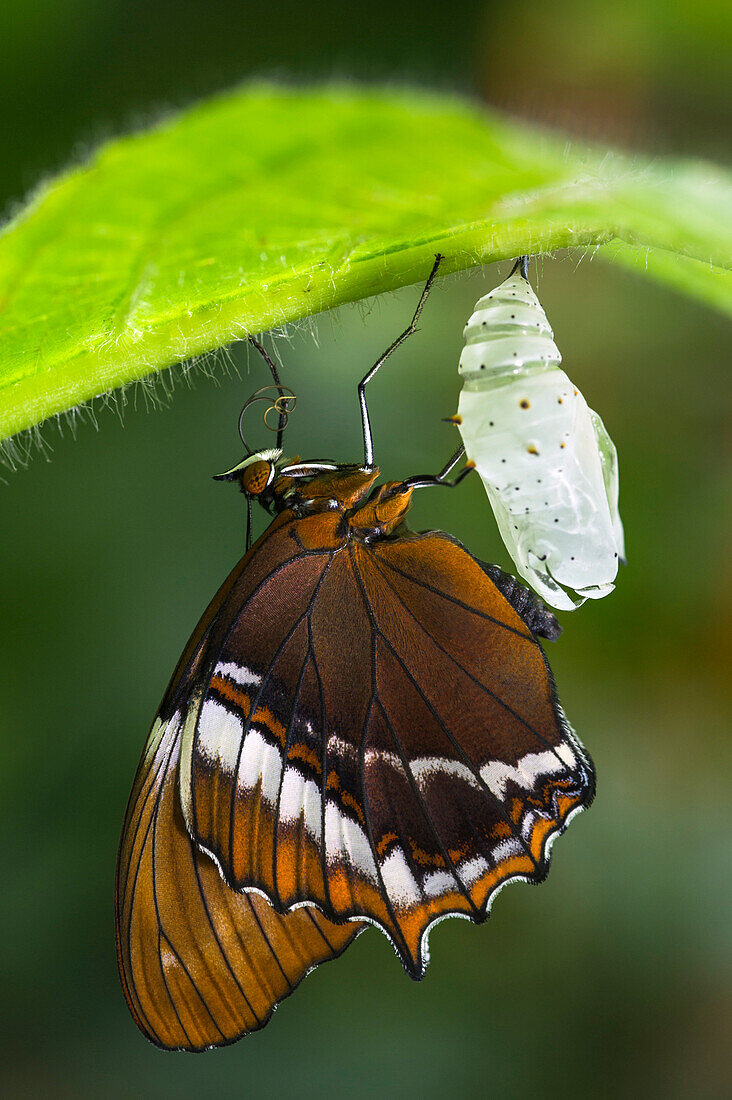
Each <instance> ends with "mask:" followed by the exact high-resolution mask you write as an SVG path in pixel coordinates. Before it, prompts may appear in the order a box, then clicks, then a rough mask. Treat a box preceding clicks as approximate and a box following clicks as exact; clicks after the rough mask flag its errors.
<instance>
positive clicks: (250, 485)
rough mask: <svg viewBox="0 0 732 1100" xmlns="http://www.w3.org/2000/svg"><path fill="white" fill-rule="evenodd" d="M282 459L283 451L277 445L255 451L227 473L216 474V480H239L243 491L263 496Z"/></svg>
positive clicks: (251, 494)
mask: <svg viewBox="0 0 732 1100" xmlns="http://www.w3.org/2000/svg"><path fill="white" fill-rule="evenodd" d="M281 460H282V451H281V450H279V449H278V448H276V447H274V448H270V449H269V450H266V451H255V452H254V454H251V455H247V457H246V458H244V459H242V461H241V462H239V463H237V465H236V466H232V468H231V469H230V470H227V471H226V472H225V473H223V474H215V475H214V480H215V481H238V482H239V486H240V488H241V491H242V493H246V494H247V496H250V497H261V496H262V494H263V493H266V491H267V489H269V487H270V486H271V485H272V483H273V482H274V480H275V477H276V476H277V472H278V469H279V466H280V465H281Z"/></svg>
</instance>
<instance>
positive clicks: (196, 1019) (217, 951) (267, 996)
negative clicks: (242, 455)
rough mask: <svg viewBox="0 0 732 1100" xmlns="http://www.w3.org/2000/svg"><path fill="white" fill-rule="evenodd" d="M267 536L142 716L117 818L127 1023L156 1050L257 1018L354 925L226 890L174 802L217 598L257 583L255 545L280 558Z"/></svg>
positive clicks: (271, 565) (274, 562)
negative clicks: (126, 796)
mask: <svg viewBox="0 0 732 1100" xmlns="http://www.w3.org/2000/svg"><path fill="white" fill-rule="evenodd" d="M260 541H262V540H260ZM278 542H279V540H273V542H272V545H270V546H269V547H268V548H267V547H265V548H264V549H262V547H261V546H259V548H258V547H255V549H254V551H253V552H252V555H251V558H253V559H254V561H253V562H251V563H250V564H251V566H252V567H251V569H250V565H248V566H247V568H246V570H244V569H243V565H242V564H240V566H239V567H237V570H235V571H234V573H232V575H231V577H230V578H229V580H228V581H227V582H226V583H225V584H224V586H223V587H222V589H221V591H220V593H219V595H218V596H217V597H216V599H215V600H214V601H213V603H212V605H211V607H210V608H209V609H208V611H207V612H206V613H205V615H204V617H203V619H202V620H201V624H199V627H198V629H197V631H196V632H195V634H194V636H193V639H192V641H191V643H190V644H189V646H188V647H187V649H186V651H185V653H184V655H183V658H182V659H181V662H180V664H179V667H178V669H177V670H176V674H175V675H174V677H173V680H172V681H171V685H170V687H169V689H168V691H167V693H166V696H165V699H164V700H163V704H162V707H161V711H160V714H159V715H158V717H157V718H156V720H155V723H154V725H153V729H152V731H151V734H150V737H149V739H148V743H147V745H146V748H145V752H144V754H143V758H142V760H141V762H140V766H139V768H138V773H137V776H136V778H135V783H134V786H133V790H132V794H131V796H130V801H129V805H128V809H127V814H126V818H125V824H124V828H123V834H122V841H121V845H120V852H119V859H118V867H117V895H116V897H117V950H118V960H119V969H120V975H121V978H122V985H123V988H124V991H125V995H126V998H127V1001H128V1004H129V1007H130V1009H131V1011H132V1014H133V1016H134V1018H135V1020H136V1022H137V1024H138V1026H139V1027H140V1029H141V1030H142V1031H143V1032H144V1033H145V1034H146V1035H147V1036H148V1038H149V1039H151V1040H152V1042H154V1043H156V1044H157V1045H158V1046H160V1047H163V1048H166V1049H184V1050H202V1049H205V1048H207V1047H210V1046H219V1045H222V1044H224V1043H229V1042H232V1041H234V1040H235V1039H237V1038H239V1037H240V1036H241V1035H243V1034H245V1033H247V1032H249V1031H252V1030H255V1029H257V1028H259V1027H262V1026H263V1025H264V1024H265V1023H266V1022H267V1020H268V1019H269V1017H270V1015H271V1013H272V1011H273V1009H274V1008H275V1006H276V1005H277V1004H278V1002H279V1001H281V1000H282V999H283V998H284V997H286V996H287V995H288V994H289V993H290V992H292V990H293V989H294V988H295V986H296V985H297V984H298V982H299V981H300V980H301V979H302V978H303V977H304V975H305V974H307V973H308V972H309V971H310V970H311V969H312V968H313V967H315V966H317V965H318V963H320V962H323V961H326V960H328V959H332V958H335V957H337V956H338V955H339V954H340V953H341V952H342V951H343V950H345V948H346V947H347V946H348V945H349V943H350V942H351V941H352V940H353V939H354V938H355V936H356V935H358V933H359V932H360V931H361V930H362V928H363V925H362V924H359V923H356V922H353V923H350V924H345V925H335V924H333V923H331V922H330V921H328V920H327V919H326V917H324V916H323V915H322V914H321V913H319V912H318V911H317V910H315V909H313V908H311V907H305V908H301V909H298V910H296V911H294V912H292V913H288V914H286V915H280V914H278V913H276V912H275V910H274V908H273V907H272V905H271V904H270V903H269V902H268V901H267V899H266V898H264V897H262V896H261V895H259V894H256V893H251V892H248V893H238V892H235V891H234V890H232V889H231V887H230V886H229V885H227V883H226V881H225V880H224V878H223V876H222V874H221V872H220V870H219V868H218V867H217V866H216V864H215V863H214V862H213V860H212V859H211V858H210V857H209V856H208V855H206V854H205V853H203V852H202V851H201V850H200V848H199V846H198V845H197V844H196V843H195V842H194V841H193V840H192V839H191V836H190V835H189V832H188V830H187V828H186V825H185V822H184V818H183V813H182V809H181V770H180V759H181V746H182V744H183V742H184V731H185V729H186V726H187V725H190V724H193V725H195V724H196V719H197V714H198V711H199V710H200V703H201V693H200V691H198V690H197V688H198V685H199V683H200V681H201V680H205V679H206V678H207V672H206V669H207V667H208V664H209V663H210V660H211V657H210V651H211V650H212V649H213V651H214V652H216V649H217V646H218V641H216V638H217V636H218V633H219V632H220V628H221V625H222V620H221V615H222V613H223V612H222V608H225V606H226V601H227V598H229V597H230V596H231V593H232V591H236V589H237V585H239V587H240V588H241V583H242V577H245V578H246V581H247V583H250V584H251V583H253V584H254V587H255V588H256V584H257V577H258V576H259V573H260V569H261V562H260V561H258V560H257V558H258V556H259V555H260V554H261V553H265V554H266V556H267V559H268V564H267V566H266V568H265V569H264V573H265V574H267V573H268V572H271V571H272V569H274V570H276V569H277V568H279V567H280V564H281V560H282V559H285V558H286V557H287V555H286V554H284V550H286V549H287V544H286V543H282V544H281V545H277V543H278ZM294 549H295V551H296V553H297V552H299V551H297V548H296V547H295V548H294ZM291 556H292V555H291ZM245 562H246V559H245ZM212 639H213V640H212ZM189 785H190V784H189V783H188V786H189ZM238 828H239V831H241V822H239V823H238ZM255 839H256V838H255Z"/></svg>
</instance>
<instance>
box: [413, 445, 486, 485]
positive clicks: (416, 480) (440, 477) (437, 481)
mask: <svg viewBox="0 0 732 1100" xmlns="http://www.w3.org/2000/svg"><path fill="white" fill-rule="evenodd" d="M464 454H465V448H464V447H458V449H457V450H456V451H455V454H454V455H453V456H452V458H451V459H450V460H449V462H448V463H447V464H446V465H445V466H443V468H442V469H441V470H440V472H439V474H417V476H416V477H408V478H407V480H406V481H405V482H404V483H403V485H404V487H405V488H407V489H424V488H425V487H426V486H428V485H445V486H446V487H447V488H448V489H454V488H455V486H456V485H459V484H460V482H461V481H463V480H464V479H465V478H466V477H467V476H468V474H469V473H470V471H471V470H474V469H475V463H474V462H466V463H465V466H464V467H463V468H462V470H461V471H460V473H459V474H458V475H457V477H454V478H453V479H452V480H450V479H449V478H448V476H447V475H448V474H449V473H450V470H452V468H453V466H456V465H457V463H458V462H459V461H460V459H461V458H462V457H463V455H464Z"/></svg>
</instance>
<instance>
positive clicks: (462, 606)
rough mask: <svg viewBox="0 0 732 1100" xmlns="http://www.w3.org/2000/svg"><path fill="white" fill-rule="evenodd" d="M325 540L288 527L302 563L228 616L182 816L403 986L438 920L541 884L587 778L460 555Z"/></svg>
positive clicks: (582, 802)
mask: <svg viewBox="0 0 732 1100" xmlns="http://www.w3.org/2000/svg"><path fill="white" fill-rule="evenodd" d="M306 524H307V526H305V525H306ZM339 530H340V529H339V527H338V517H337V516H336V517H324V516H319V517H310V519H309V520H307V521H295V522H293V524H292V532H291V534H292V536H293V537H294V538H295V539H296V540H297V541H298V542H299V543H300V544H301V546H302V550H303V553H302V555H301V556H300V557H299V558H298V559H297V560H293V561H292V562H289V563H287V564H286V565H283V566H282V567H281V568H279V569H278V571H277V572H276V574H275V573H274V572H273V573H272V575H271V576H270V577H269V578H268V579H266V580H264V581H262V583H261V584H260V586H259V587H258V588H257V590H256V592H253V593H252V595H251V597H250V598H249V599H248V601H247V602H246V604H245V605H244V606H242V607H241V609H240V611H239V613H238V615H235V616H232V621H231V628H230V630H229V633H228V635H227V636H226V637H225V638H223V640H222V643H221V645H220V647H219V648H218V650H217V664H216V666H215V668H214V669H213V674H212V678H211V680H210V683H209V686H208V689H207V690H206V693H205V695H204V698H203V703H202V707H201V712H200V720H199V722H198V724H197V725H196V727H195V729H192V730H191V733H190V739H189V743H187V744H186V745H185V747H184V753H185V754H188V753H190V776H191V783H190V785H191V795H190V803H189V804H187V803H186V802H185V790H184V809H185V810H186V817H187V821H188V824H189V828H190V830H191V833H192V835H194V836H195V837H196V838H197V840H198V841H199V843H200V844H201V845H202V846H203V847H204V848H205V849H206V850H208V851H210V852H212V853H213V854H214V855H215V857H216V859H217V861H218V862H219V863H220V865H221V867H222V869H223V871H224V874H225V876H226V878H227V880H228V881H229V883H230V884H231V885H232V886H234V887H235V888H237V889H246V888H249V887H252V886H254V887H257V888H258V889H261V890H264V891H265V892H266V893H267V895H268V896H269V897H271V898H272V899H273V901H274V903H275V905H276V906H277V907H278V908H279V909H281V910H286V909H287V908H289V907H290V906H292V905H295V904H296V903H298V902H308V901H309V902H311V903H314V904H316V905H318V906H319V907H321V908H322V909H323V911H324V912H325V913H326V915H328V916H329V917H331V918H332V919H334V920H338V921H342V920H344V919H346V918H351V917H364V918H367V919H369V920H371V921H374V922H375V923H377V924H378V925H380V926H381V927H382V929H383V930H384V931H386V932H387V934H388V935H389V936H390V937H391V938H392V940H393V941H394V943H395V945H396V946H397V949H398V950H399V953H400V955H401V957H402V960H403V962H404V964H405V966H406V968H407V969H408V971H409V972H410V973H411V974H412V975H413V976H414V977H419V976H421V974H422V973H423V970H424V965H425V957H424V956H425V951H424V948H425V935H426V932H427V930H428V929H429V926H430V925H431V924H432V923H434V921H435V920H437V919H439V918H440V917H442V916H445V915H447V914H448V913H461V914H464V915H467V916H469V917H471V918H472V919H474V920H481V919H483V918H484V915H485V913H486V911H487V908H488V904H489V900H490V897H491V896H492V894H493V893H494V892H495V890H496V889H497V888H498V887H499V886H501V885H502V884H503V883H504V882H506V881H508V880H509V879H512V878H525V879H531V880H533V881H539V880H541V879H542V878H543V877H544V876H545V874H546V871H547V867H548V855H549V847H550V844H551V841H552V839H553V837H554V836H556V835H557V833H558V832H560V831H561V830H562V829H563V828H564V826H565V825H566V823H567V822H568V820H569V817H570V816H571V814H572V813H573V812H574V811H576V810H578V809H581V808H582V807H584V806H586V805H588V804H589V802H590V801H591V799H592V796H593V793H594V776H593V771H592V766H591V763H590V761H589V758H588V757H587V756H586V755H585V753H584V751H583V750H582V748H581V746H580V745H579V743H578V742H577V740H576V739H575V738H574V736H573V734H572V732H571V730H570V729H569V727H568V725H567V723H566V721H565V720H564V717H563V715H562V713H561V710H560V708H559V706H558V703H557V700H556V696H555V692H554V687H553V682H552V679H551V673H550V671H549V668H548V665H547V663H546V660H545V658H544V655H543V651H542V650H541V647H540V646H539V645H538V643H537V642H536V640H535V638H534V636H533V634H532V633H531V631H530V630H529V629H528V628H527V627H526V625H525V624H524V622H523V620H522V619H521V618H520V617H519V615H518V614H517V613H516V612H515V611H514V609H513V608H512V607H511V605H510V604H509V603H508V601H507V600H506V599H505V598H504V596H503V595H502V594H501V592H500V591H499V590H498V588H497V587H496V586H495V584H494V583H493V582H492V581H491V579H490V578H489V577H488V576H487V575H486V573H485V572H484V570H483V569H482V568H481V566H480V565H479V563H478V562H476V561H475V559H474V558H472V557H471V555H470V554H468V553H467V551H465V550H464V549H463V548H462V547H461V546H460V545H459V544H458V543H457V542H456V541H455V540H453V539H451V538H450V537H449V536H446V535H442V534H439V533H433V534H428V535H423V536H412V537H403V538H391V539H384V540H381V541H376V542H374V543H365V542H362V541H359V540H358V539H351V540H347V539H346V537H345V536H344V535H342V531H341V535H339ZM232 609H233V606H232Z"/></svg>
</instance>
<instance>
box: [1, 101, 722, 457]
mask: <svg viewBox="0 0 732 1100" xmlns="http://www.w3.org/2000/svg"><path fill="white" fill-rule="evenodd" d="M731 210H732V183H731V182H730V178H729V177H726V176H725V175H724V173H723V172H722V170H721V169H719V168H717V167H715V166H713V165H706V164H698V163H673V162H663V161H659V160H656V161H654V163H653V164H652V165H645V164H640V163H638V161H631V160H630V159H628V158H626V157H623V156H621V155H619V154H615V153H610V152H608V151H606V150H598V149H596V148H585V147H580V146H577V145H573V144H568V143H567V141H566V139H565V138H562V137H561V135H557V134H555V133H551V132H546V131H541V130H537V129H535V128H530V127H528V126H525V125H523V124H521V123H518V122H515V121H509V120H507V119H506V118H504V117H501V116H498V115H496V114H492V113H490V112H487V111H485V110H481V109H478V108H476V107H474V106H471V105H470V104H468V103H466V102H465V101H463V100H460V99H457V98H453V97H441V96H437V95H432V94H428V93H425V92H421V91H412V92H395V91H390V90H365V89H359V88H357V87H344V86H338V87H325V88H321V89H316V90H304V89H303V90H297V89H294V90H293V89H287V88H280V87H275V86H271V85H266V86H265V85H257V86H248V87H245V88H243V89H240V90H237V91H235V92H233V93H230V94H227V95H224V96H220V97H217V98H214V99H210V100H207V101H204V102H202V103H200V104H198V105H197V106H194V107H193V108H192V109H190V110H187V111H185V112H183V113H182V114H180V115H177V116H176V117H174V118H172V119H169V120H166V121H164V122H163V123H162V124H159V125H158V126H156V127H155V128H154V129H151V130H149V131H146V132H143V133H140V134H135V135H132V136H130V137H125V138H121V139H119V140H116V141H112V142H110V143H109V144H107V145H105V146H103V147H102V148H100V149H99V150H98V151H97V152H96V153H95V154H94V155H93V156H92V158H91V159H90V160H89V161H88V163H86V164H84V165H83V166H81V167H79V168H76V169H74V170H72V171H69V172H67V173H65V174H63V175H61V176H59V177H57V178H55V179H51V180H49V181H48V182H47V183H45V184H44V185H43V186H42V187H41V188H40V189H39V191H38V193H37V194H36V196H35V197H34V198H33V199H32V200H31V202H30V203H29V205H28V206H27V207H26V208H25V209H24V210H22V211H21V212H20V213H19V214H18V215H17V216H16V217H15V218H13V220H12V221H11V222H10V223H9V224H7V225H6V227H5V229H4V231H3V232H2V233H1V234H0V439H7V438H8V437H10V436H12V435H14V434H15V433H17V432H20V431H22V430H23V429H27V428H30V427H32V426H34V425H36V424H38V423H39V422H40V421H42V420H44V419H46V418H47V417H50V416H53V415H55V414H59V413H62V412H64V411H65V410H68V409H70V408H73V407H74V406H76V405H78V404H79V403H81V402H84V401H87V400H89V399H91V398H93V397H95V396H97V395H100V394H104V393H107V392H109V391H110V390H112V389H114V388H115V387H117V386H120V385H124V384H125V383H128V382H132V381H135V380H137V379H140V378H143V377H145V376H147V375H150V374H153V373H154V372H156V371H158V370H161V369H162V368H164V367H167V366H170V365H172V364H174V363H177V362H179V361H182V360H187V359H190V358H192V357H195V356H198V355H201V354H203V353H205V352H207V351H211V350H213V349H215V348H218V347H221V346H223V345H226V344H228V343H230V342H231V341H232V340H236V339H239V338H241V337H242V336H245V335H246V334H248V333H250V332H262V331H265V330H269V329H271V328H274V327H276V326H280V325H282V324H284V323H286V322H288V321H295V320H298V319H300V318H302V317H304V316H306V315H309V314H314V313H317V312H319V311H321V310H327V309H332V308H334V307H335V306H338V305H340V304H342V303H344V302H351V301H355V300H358V299H360V298H365V297H368V296H370V295H374V294H379V293H382V292H384V291H388V290H393V289H395V288H397V287H400V286H404V285H407V284H410V283H414V282H418V281H421V280H422V279H424V278H425V276H426V274H427V273H428V271H429V268H430V266H431V263H432V261H433V257H434V254H435V253H436V252H441V253H443V254H444V256H445V262H444V264H443V267H442V269H441V273H442V274H447V273H448V272H451V271H456V270H460V269H463V268H467V267H470V266H473V265H477V264H486V263H490V262H493V261H495V260H499V259H505V258H509V257H512V256H515V255H518V254H520V253H531V254H534V253H540V252H541V253H546V252H550V251H554V250H556V249H560V248H568V247H575V246H583V247H588V246H607V245H608V243H609V242H610V241H612V242H613V243H612V245H611V246H610V247H609V248H605V247H603V248H601V253H604V254H605V255H606V256H607V258H608V259H610V260H613V261H616V262H619V263H622V264H624V265H625V266H631V267H635V268H636V269H637V270H638V271H639V272H641V273H645V274H648V275H650V276H651V277H655V278H658V279H660V280H661V281H664V282H667V283H669V284H671V285H673V286H675V287H676V288H677V289H679V290H681V291H682V292H684V293H687V294H690V295H694V296H696V297H698V298H700V299H701V300H703V301H705V302H707V303H708V304H710V305H712V306H715V307H717V308H720V309H723V310H726V311H728V312H732V287H731V283H730V273H729V270H728V268H729V266H730V257H731V256H732V228H731V226H732V218H731V217H730V211H731Z"/></svg>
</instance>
